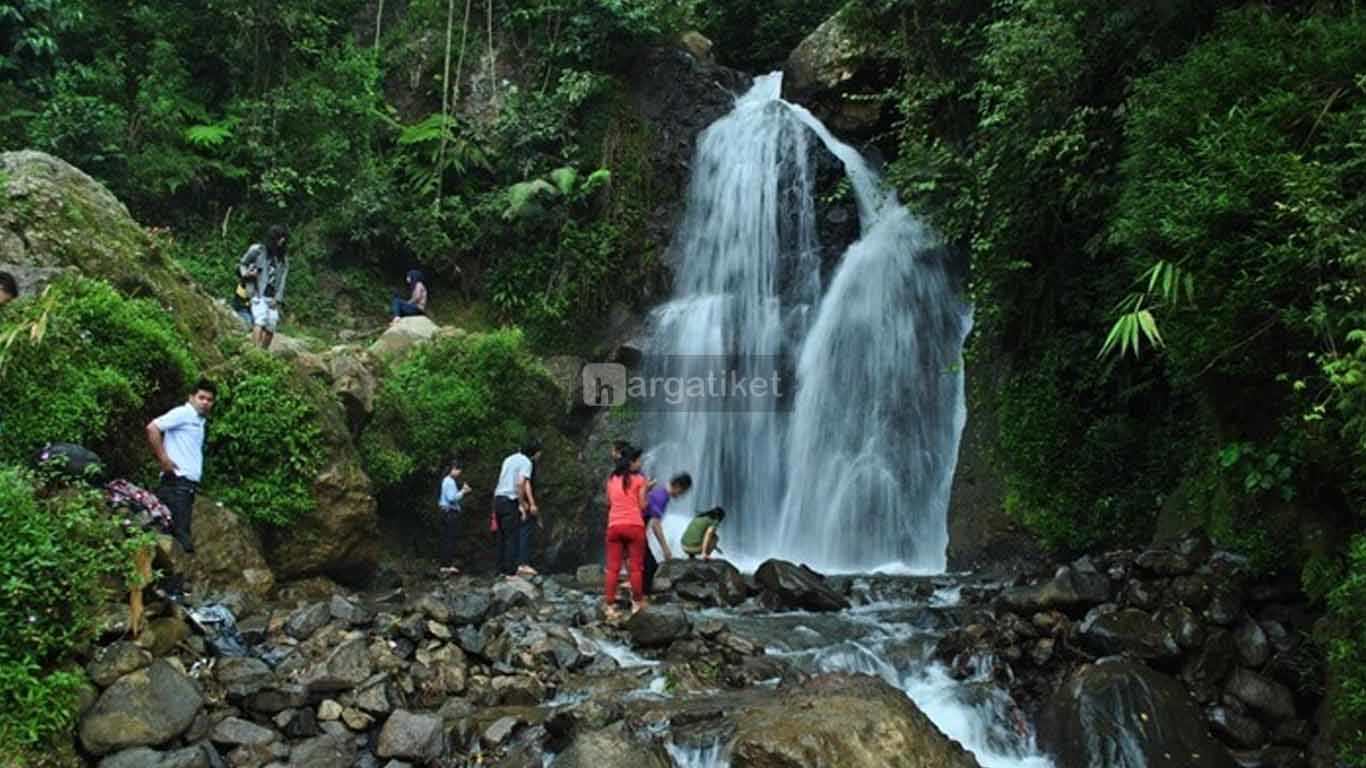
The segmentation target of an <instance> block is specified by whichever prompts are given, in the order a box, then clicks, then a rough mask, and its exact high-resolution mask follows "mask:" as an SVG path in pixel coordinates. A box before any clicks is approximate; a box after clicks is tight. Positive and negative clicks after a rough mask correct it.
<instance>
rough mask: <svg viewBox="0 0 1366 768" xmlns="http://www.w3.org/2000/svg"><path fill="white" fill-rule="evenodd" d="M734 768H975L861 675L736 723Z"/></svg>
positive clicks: (811, 686)
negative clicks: (790, 767)
mask: <svg viewBox="0 0 1366 768" xmlns="http://www.w3.org/2000/svg"><path fill="white" fill-rule="evenodd" d="M731 758H732V761H733V763H734V764H735V765H747V766H765V767H768V766H772V767H773V768H779V767H781V768H787V767H788V766H793V767H794V768H795V767H796V766H802V768H978V763H977V760H976V759H975V758H974V757H973V756H972V753H970V752H968V751H967V750H966V749H963V747H962V745H960V744H959V743H958V742H956V741H954V740H952V739H950V738H948V737H947V736H945V735H944V734H943V733H940V731H939V729H938V728H936V727H935V726H934V723H932V722H930V719H929V718H928V717H926V716H925V714H924V713H923V712H921V711H920V709H919V708H918V707H916V705H915V702H913V701H911V700H910V699H909V698H908V697H907V696H906V695H905V694H904V693H902V692H901V691H899V690H897V689H896V688H893V687H892V686H890V685H888V684H887V683H885V682H883V681H882V680H880V679H878V678H875V677H870V676H867V675H847V674H838V675H824V676H822V677H818V678H815V679H813V680H811V681H809V682H807V683H806V684H804V685H802V686H801V687H800V688H797V689H793V690H785V691H782V692H780V693H778V694H777V695H775V696H773V697H772V698H768V699H765V700H763V701H761V702H759V703H757V704H755V705H752V706H748V707H746V708H744V710H743V711H741V712H740V713H739V714H738V715H737V717H736V730H735V740H734V743H733V744H732V746H731Z"/></svg>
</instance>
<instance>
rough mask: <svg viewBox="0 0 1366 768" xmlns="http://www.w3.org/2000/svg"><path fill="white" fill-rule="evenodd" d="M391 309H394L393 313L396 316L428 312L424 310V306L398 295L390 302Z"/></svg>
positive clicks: (409, 315) (410, 315) (411, 315)
mask: <svg viewBox="0 0 1366 768" xmlns="http://www.w3.org/2000/svg"><path fill="white" fill-rule="evenodd" d="M389 309H391V310H393V312H392V314H393V316H394V317H413V316H415V315H425V314H427V313H426V312H423V311H422V307H419V306H418V305H416V304H409V303H408V302H406V301H404V300H403V299H400V298H399V297H397V296H395V297H394V300H393V301H392V302H391V303H390V304H389Z"/></svg>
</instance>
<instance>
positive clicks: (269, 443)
mask: <svg viewBox="0 0 1366 768" xmlns="http://www.w3.org/2000/svg"><path fill="white" fill-rule="evenodd" d="M222 379H223V380H222V381H221V382H220V384H221V389H220V391H219V401H218V404H217V405H216V406H215V409H214V413H213V415H212V416H211V417H210V419H209V435H208V444H209V448H208V465H207V467H206V470H205V478H204V479H205V483H206V485H207V490H208V492H209V493H211V494H212V495H213V496H214V498H216V499H218V500H219V501H222V502H223V503H224V504H226V505H228V506H230V507H232V508H233V509H236V510H238V511H240V512H242V513H243V514H245V515H246V516H247V517H248V518H250V519H252V520H255V521H258V522H262V523H267V524H270V525H287V524H289V523H290V522H292V521H294V520H295V519H297V518H298V517H299V516H300V515H303V514H305V513H306V512H308V511H309V510H311V509H312V508H313V504H314V502H313V492H312V487H313V480H314V479H315V478H316V476H317V473H318V471H319V470H320V469H321V468H322V461H323V458H324V450H323V444H322V439H323V435H322V430H321V429H320V427H319V418H320V416H319V413H318V409H317V406H315V405H314V403H315V402H317V398H321V397H323V396H324V395H323V394H322V393H318V392H308V391H307V390H306V388H307V387H316V386H317V385H316V384H315V383H313V382H304V381H301V380H299V379H297V378H295V377H294V376H293V375H292V373H291V370H290V367H289V365H288V364H287V363H284V362H281V361H280V360H278V359H276V358H274V357H271V356H270V355H269V354H268V353H265V352H261V351H259V350H255V349H252V350H248V351H247V352H246V353H245V354H243V355H241V356H240V357H237V358H234V359H232V360H230V361H229V363H228V368H227V370H226V371H225V373H223V374H222Z"/></svg>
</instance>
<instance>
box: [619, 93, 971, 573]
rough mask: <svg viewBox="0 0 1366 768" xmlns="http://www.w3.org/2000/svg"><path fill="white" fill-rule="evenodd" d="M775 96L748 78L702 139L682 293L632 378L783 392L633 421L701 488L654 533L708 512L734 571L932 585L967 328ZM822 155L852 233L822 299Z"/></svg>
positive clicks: (816, 133)
mask: <svg viewBox="0 0 1366 768" xmlns="http://www.w3.org/2000/svg"><path fill="white" fill-rule="evenodd" d="M781 87H782V80H781V75H780V74H772V75H767V76H764V77H760V78H756V80H755V83H754V86H753V88H752V89H751V90H750V91H749V92H748V93H746V94H745V95H744V96H742V97H741V98H739V99H738V100H737V102H736V105H735V109H734V110H733V111H732V112H731V113H730V114H729V115H727V116H726V117H724V118H722V119H721V120H719V121H717V122H716V123H715V124H713V125H712V126H711V127H709V128H708V129H707V130H706V131H705V132H704V133H703V134H702V136H701V137H700V139H699V142H698V150H697V155H696V160H695V164H694V168H693V174H692V179H691V182H690V184H689V189H688V198H687V208H686V212H685V214H684V218H683V222H682V225H681V226H680V229H679V230H678V232H677V233H676V236H675V241H674V244H673V253H674V254H675V258H676V260H677V262H676V265H675V266H676V270H675V276H676V279H675V294H674V296H673V298H672V299H671V300H670V301H669V302H667V303H666V304H664V305H663V306H661V307H659V308H658V309H657V310H656V311H655V312H653V313H652V315H651V317H650V321H649V329H650V341H649V346H648V348H647V355H646V359H645V365H644V375H645V376H646V377H647V378H650V379H659V378H683V379H688V378H693V377H698V376H705V375H706V374H707V373H709V372H712V373H714V372H716V371H717V368H718V362H717V361H723V363H721V365H722V366H734V367H737V368H740V369H748V370H767V369H768V368H769V367H776V368H777V370H779V371H781V372H783V373H785V374H786V375H784V376H782V377H781V378H780V387H779V388H780V390H781V392H782V394H781V397H780V398H778V399H777V400H774V401H766V407H753V408H750V409H744V408H741V409H738V410H737V409H723V408H721V407H719V406H718V407H711V406H709V404H708V403H706V402H703V403H702V404H701V405H699V406H696V407H689V408H680V409H653V408H651V409H647V410H645V412H643V413H642V414H641V420H640V424H639V430H640V434H639V435H638V439H639V440H640V441H641V442H642V444H643V445H645V446H646V447H647V448H648V449H650V452H649V454H648V464H647V466H648V470H649V471H650V473H651V474H652V475H653V476H655V477H656V478H659V479H660V480H663V479H665V478H667V477H668V476H670V475H671V474H673V473H674V472H677V471H688V472H691V473H692V475H693V478H694V481H695V484H694V493H693V494H692V497H691V498H689V499H685V500H684V503H683V504H677V503H676V504H675V505H672V507H671V513H670V516H669V519H667V520H666V523H665V526H666V529H667V530H668V532H669V533H670V535H671V537H673V538H674V539H675V540H676V539H677V536H678V535H679V533H680V532H681V529H682V527H683V526H685V525H686V524H687V519H688V517H689V515H690V513H691V512H693V511H696V510H698V509H705V508H709V507H711V506H713V505H720V506H723V507H725V508H726V509H727V512H728V516H727V518H726V522H725V524H724V525H723V526H722V546H723V547H724V549H725V553H726V556H727V557H728V558H730V559H731V560H734V561H738V562H740V563H741V564H749V565H751V566H752V565H755V564H757V563H758V562H759V561H760V560H762V559H764V558H766V557H771V556H776V557H783V558H786V559H792V560H799V561H802V562H806V563H808V564H810V565H812V566H813V567H816V568H818V569H825V570H834V571H857V570H869V569H873V568H879V567H888V566H893V567H897V566H899V567H903V568H912V569H916V570H924V571H941V570H943V568H944V565H945V550H946V547H947V543H948V533H947V521H946V511H947V506H948V491H949V485H950V483H951V480H952V476H953V468H954V464H955V462H956V459H957V453H958V437H959V434H960V432H961V430H962V426H963V422H964V420H965V413H966V411H965V408H964V404H963V373H962V368H961V364H960V359H961V353H962V344H963V339H964V337H965V336H966V334H967V331H968V328H969V325H970V320H969V311H968V309H967V307H966V306H965V305H964V304H963V302H962V300H961V298H960V297H959V296H958V295H957V294H956V292H955V290H954V286H953V285H952V282H951V280H950V279H949V277H948V275H947V274H946V272H945V269H944V264H943V263H942V250H941V249H939V248H937V247H936V243H935V241H934V239H933V237H932V236H931V235H930V233H929V232H928V231H927V230H926V228H925V227H924V226H923V225H922V224H921V223H920V222H919V221H918V220H917V219H916V218H915V217H914V216H912V215H911V214H910V212H908V211H907V210H906V209H905V208H904V207H902V206H901V205H900V204H899V203H898V202H897V201H896V199H895V196H894V195H893V194H892V193H891V192H890V191H889V190H887V189H886V188H885V186H884V185H883V184H882V182H881V180H880V179H879V178H878V176H877V174H876V173H875V172H874V171H873V170H872V169H871V168H870V167H869V166H868V164H867V163H866V162H865V161H864V159H863V158H862V157H861V156H860V155H859V153H858V152H857V151H855V150H854V149H853V148H852V147H849V146H848V145H846V144H844V143H842V142H840V141H839V140H837V139H835V138H834V137H833V136H832V135H831V134H830V132H829V131H828V130H827V129H826V128H825V126H823V125H822V124H821V123H820V122H819V121H818V120H816V118H815V117H813V116H812V115H811V114H810V113H809V112H807V111H806V110H805V109H803V108H801V107H799V106H796V105H793V104H789V103H787V102H784V101H782V100H781V98H780V96H779V94H780V93H781ZM819 147H823V148H824V149H825V150H826V151H828V152H829V153H830V154H832V155H833V156H834V157H836V158H837V159H838V160H839V161H840V162H841V163H842V164H843V166H844V170H845V173H846V175H847V178H848V181H849V186H850V188H851V190H852V192H853V195H854V197H855V200H856V202H857V205H858V212H859V224H860V237H859V239H858V241H857V242H855V243H854V244H853V245H852V246H851V247H850V248H849V249H848V250H847V251H846V252H845V253H844V254H843V255H842V256H841V257H840V259H839V260H838V265H837V267H836V268H835V271H834V273H833V276H832V277H831V279H830V281H829V285H828V286H826V285H823V284H822V280H821V267H822V247H823V246H822V244H821V243H820V242H819V238H818V236H817V208H816V168H815V167H814V162H813V158H812V152H813V150H814V149H818V148H819ZM694 405H696V404H694ZM775 406H781V407H775Z"/></svg>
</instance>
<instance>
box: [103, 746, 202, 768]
mask: <svg viewBox="0 0 1366 768" xmlns="http://www.w3.org/2000/svg"><path fill="white" fill-rule="evenodd" d="M206 750H207V751H206ZM209 751H211V749H210V748H208V747H204V746H198V747H186V748H184V749H177V750H172V751H169V752H158V751H157V750H155V749H148V748H146V747H137V748H135V749H125V750H124V751H122V752H118V753H116V754H113V755H110V756H108V757H106V758H104V759H103V760H101V761H100V765H99V768H210V766H213V765H215V763H213V762H210V758H209ZM215 757H216V755H215Z"/></svg>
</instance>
